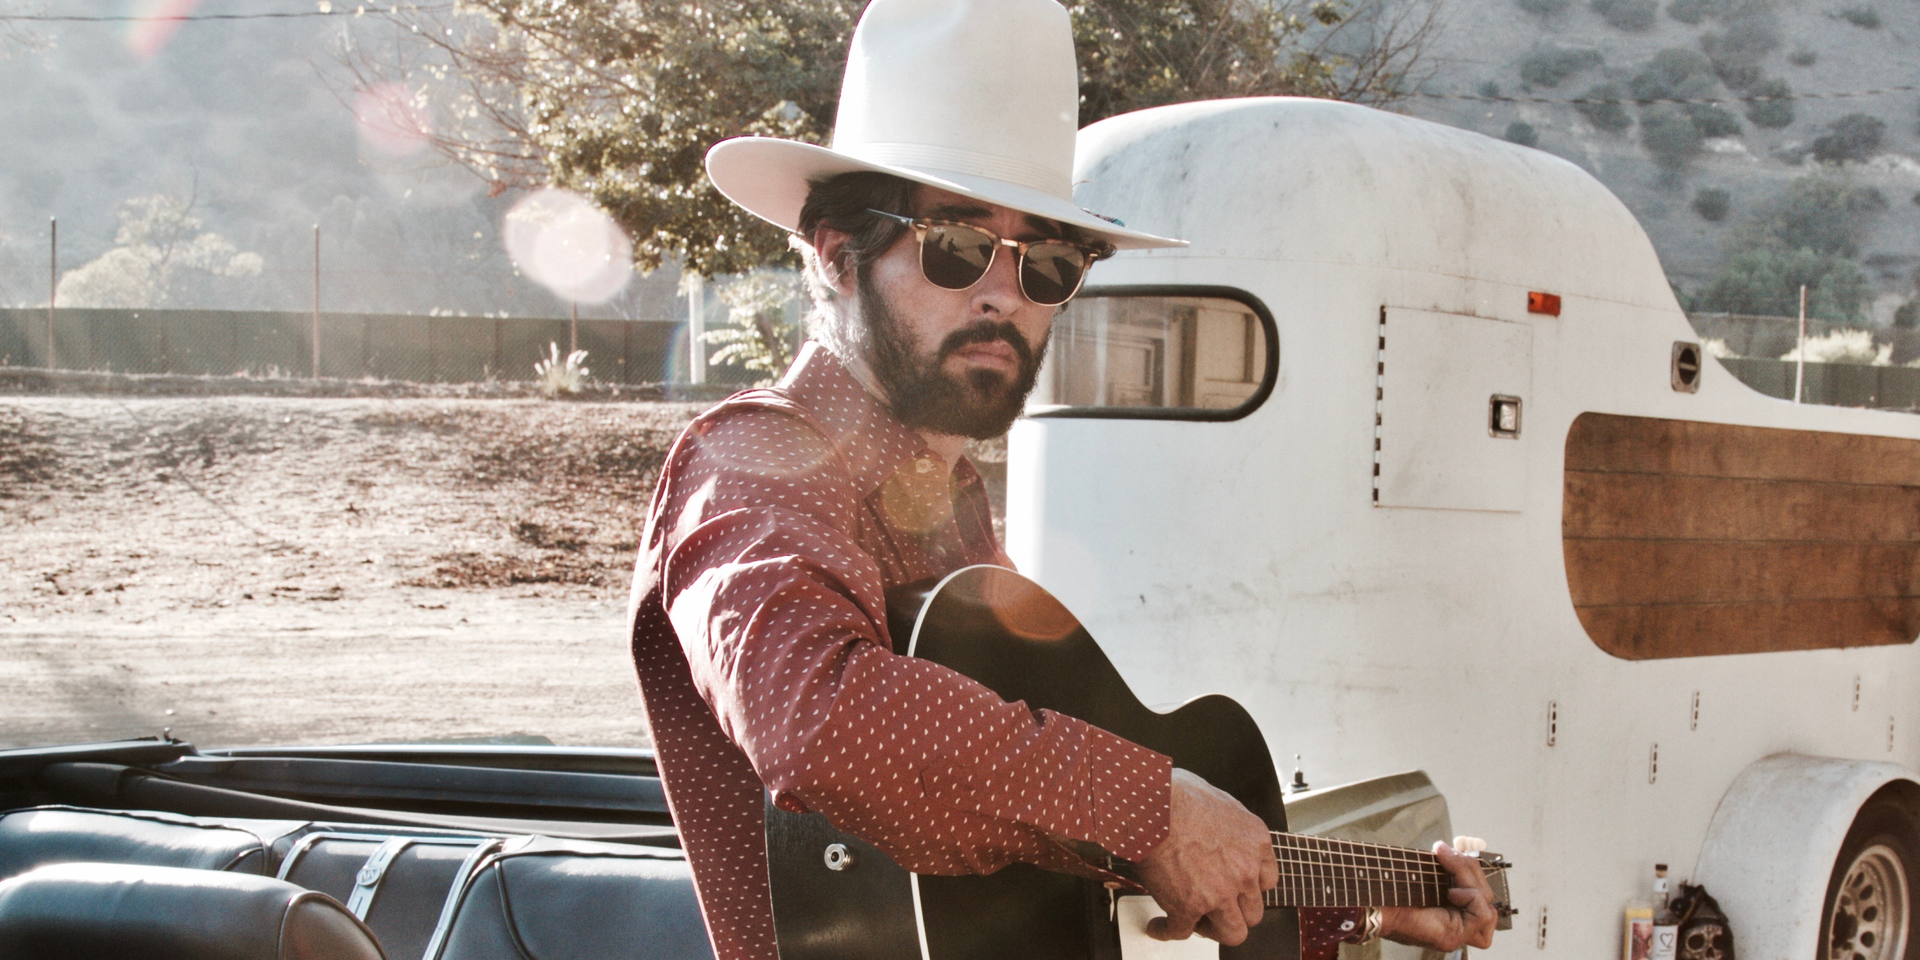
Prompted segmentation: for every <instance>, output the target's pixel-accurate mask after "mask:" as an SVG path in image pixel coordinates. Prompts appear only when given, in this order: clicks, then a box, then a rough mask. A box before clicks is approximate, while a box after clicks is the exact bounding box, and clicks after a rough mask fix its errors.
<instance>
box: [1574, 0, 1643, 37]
mask: <svg viewBox="0 0 1920 960" xmlns="http://www.w3.org/2000/svg"><path fill="white" fill-rule="evenodd" d="M1591 6H1592V7H1593V12H1595V13H1597V14H1599V15H1600V19H1602V20H1605V21H1607V24H1608V25H1609V26H1611V27H1613V28H1614V29H1616V30H1625V31H1627V32H1628V33H1640V32H1643V31H1646V30H1650V29H1652V28H1653V25H1654V23H1655V21H1656V20H1657V18H1658V15H1659V13H1660V4H1659V2H1658V0H1591Z"/></svg>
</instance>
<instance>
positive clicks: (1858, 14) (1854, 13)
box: [1840, 7, 1880, 30]
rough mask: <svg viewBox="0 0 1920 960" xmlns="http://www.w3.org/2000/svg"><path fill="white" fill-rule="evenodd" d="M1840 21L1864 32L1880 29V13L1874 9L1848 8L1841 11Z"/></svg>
mask: <svg viewBox="0 0 1920 960" xmlns="http://www.w3.org/2000/svg"><path fill="white" fill-rule="evenodd" d="M1840 19H1842V20H1845V21H1846V22H1848V23H1851V24H1853V25H1854V26H1856V27H1859V28H1860V29H1862V30H1878V29H1880V11H1878V10H1875V9H1874V8H1872V7H1848V8H1847V9H1845V10H1842V11H1840Z"/></svg>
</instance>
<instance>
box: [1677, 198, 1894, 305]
mask: <svg viewBox="0 0 1920 960" xmlns="http://www.w3.org/2000/svg"><path fill="white" fill-rule="evenodd" d="M1886 205H1887V201H1886V198H1885V197H1884V196H1882V195H1881V194H1880V192H1879V191H1878V190H1874V189H1872V188H1870V187H1856V186H1854V185H1853V184H1852V183H1851V182H1849V181H1848V180H1846V179H1845V178H1842V177H1837V176H1830V175H1824V174H1810V175H1808V176H1805V177H1801V178H1799V179H1797V180H1795V181H1793V182H1792V183H1790V184H1788V185H1787V189H1786V191H1785V192H1784V193H1783V194H1782V195H1781V196H1780V197H1779V198H1778V199H1776V200H1775V201H1773V202H1772V203H1770V204H1768V205H1767V206H1766V207H1765V208H1763V209H1761V210H1760V211H1758V212H1757V213H1756V214H1755V215H1754V217H1753V218H1752V219H1751V220H1749V221H1748V222H1746V223H1744V224H1742V225H1741V226H1740V227H1739V228H1737V229H1736V230H1735V231H1734V233H1733V235H1732V237H1731V238H1730V239H1729V243H1728V254H1729V256H1728V262H1727V266H1726V268H1725V270H1724V271H1722V273H1721V274H1720V276H1719V277H1717V278H1715V280H1714V281H1713V283H1711V284H1709V285H1708V287H1707V288H1706V289H1705V290H1703V291H1701V294H1700V297H1699V309H1702V310H1719V311H1725V312H1728V313H1749V314H1761V315H1770V316H1793V315H1794V314H1795V313H1796V312H1797V310H1798V297H1799V290H1800V285H1801V284H1806V286H1807V315H1808V316H1811V317H1817V318H1820V319H1823V320H1837V321H1852V320H1857V319H1861V318H1862V317H1863V316H1864V311H1865V309H1866V307H1867V306H1868V305H1870V304H1871V303H1872V301H1873V296H1874V290H1873V287H1872V284H1871V282H1870V281H1869V280H1868V279H1867V275H1866V273H1865V272H1864V271H1862V270H1861V269H1860V266H1859V264H1857V263H1855V262H1854V259H1853V258H1854V257H1856V256H1858V255H1859V253H1860V249H1861V247H1862V246H1863V245H1864V244H1865V242H1866V239H1867V236H1868V234H1869V233H1871V232H1872V229H1873V227H1874V223H1875V220H1876V218H1877V216H1878V215H1879V213H1880V212H1881V211H1883V210H1885V209H1886Z"/></svg>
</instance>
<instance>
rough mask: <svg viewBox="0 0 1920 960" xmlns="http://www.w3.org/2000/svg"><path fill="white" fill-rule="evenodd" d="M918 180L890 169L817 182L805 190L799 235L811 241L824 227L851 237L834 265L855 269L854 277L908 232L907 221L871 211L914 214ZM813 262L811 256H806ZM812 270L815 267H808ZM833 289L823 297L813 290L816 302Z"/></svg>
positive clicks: (829, 296) (820, 300)
mask: <svg viewBox="0 0 1920 960" xmlns="http://www.w3.org/2000/svg"><path fill="white" fill-rule="evenodd" d="M917 187H918V184H915V183H913V182H912V181H910V180H904V179H902V178H900V177H896V176H894V175H893V174H890V173H873V172H870V171H864V170H863V171H856V172H854V173H841V174H836V175H834V176H831V177H828V178H826V179H824V180H815V181H813V183H811V184H810V185H809V189H808V190H807V202H806V203H804V204H802V205H801V206H800V223H799V224H798V227H799V229H798V231H797V232H798V233H799V235H800V239H802V240H804V241H806V242H807V243H808V244H811V243H812V242H813V232H814V230H816V229H818V228H820V227H822V226H825V227H830V228H832V229H834V230H838V231H840V232H841V233H844V234H846V235H847V237H848V240H847V242H846V244H845V245H844V246H842V247H841V248H840V250H841V252H840V259H839V261H838V262H836V263H834V264H833V267H834V268H835V269H837V270H849V269H850V270H853V271H854V275H855V276H858V275H859V274H860V272H862V271H864V270H865V269H866V266H867V264H869V263H872V262H873V261H874V260H875V259H877V258H878V257H879V256H880V255H881V254H882V253H885V252H886V251H887V248H889V247H891V246H893V244H894V241H896V240H898V239H900V234H901V233H903V232H905V231H906V229H907V227H906V225H905V224H902V223H899V222H897V221H893V220H888V219H887V218H885V217H876V216H874V215H873V214H871V213H868V212H867V211H868V210H885V211H886V212H888V213H897V214H900V215H901V216H912V215H913V191H914V190H915V189H916V188H917ZM808 260H809V261H813V260H814V258H813V257H808ZM808 266H809V267H816V266H818V267H822V268H824V267H825V266H826V265H825V264H815V263H813V262H809V264H808ZM808 272H809V274H811V273H813V272H814V271H813V270H809V271H808ZM808 279H809V281H815V280H816V279H817V280H819V281H824V280H825V279H826V278H825V277H824V276H822V277H819V278H815V277H812V276H809V277H808ZM831 290H832V287H831V286H830V285H829V286H828V287H827V291H828V296H827V297H826V298H822V297H821V296H820V295H819V292H818V291H816V292H815V296H814V300H815V301H818V302H825V300H826V299H830V298H831Z"/></svg>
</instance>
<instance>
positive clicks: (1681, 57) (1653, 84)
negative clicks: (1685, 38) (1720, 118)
mask: <svg viewBox="0 0 1920 960" xmlns="http://www.w3.org/2000/svg"><path fill="white" fill-rule="evenodd" d="M1714 86H1715V83H1714V79H1713V63H1712V61H1710V60H1708V59H1707V57H1706V55H1705V54H1702V53H1700V52H1699V51H1697V50H1688V49H1686V48H1685V47H1668V48H1667V49H1665V50H1662V51H1660V52H1659V53H1656V54H1654V55H1653V59H1652V60H1650V61H1648V62H1647V65H1646V66H1645V67H1643V68H1641V70H1640V72H1639V73H1636V74H1634V76H1633V79H1632V80H1630V81H1628V83H1627V88H1628V89H1629V90H1630V91H1631V92H1632V93H1633V98H1634V99H1635V100H1640V101H1648V100H1698V99H1701V98H1703V97H1706V96H1709V95H1711V94H1712V93H1713V89H1714Z"/></svg>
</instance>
